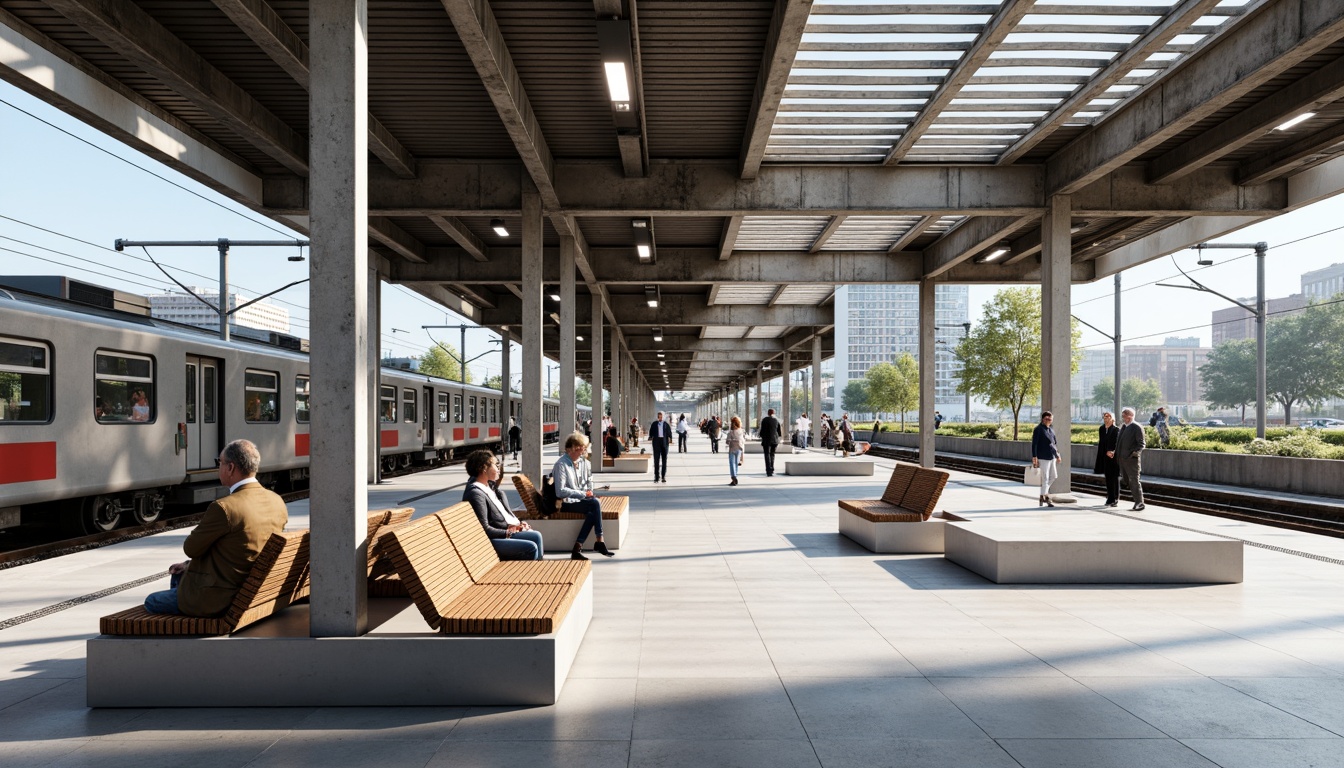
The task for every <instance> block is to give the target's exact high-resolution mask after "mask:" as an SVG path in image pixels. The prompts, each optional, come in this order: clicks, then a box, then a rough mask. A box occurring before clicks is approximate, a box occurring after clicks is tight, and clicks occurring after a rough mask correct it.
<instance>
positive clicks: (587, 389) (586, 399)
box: [574, 381, 593, 406]
mask: <svg viewBox="0 0 1344 768" xmlns="http://www.w3.org/2000/svg"><path fill="white" fill-rule="evenodd" d="M574 400H575V401H576V402H577V403H578V404H579V405H587V406H591V405H592V404H593V385H592V384H589V383H588V382H586V381H580V382H579V383H578V385H577V386H575V387H574Z"/></svg>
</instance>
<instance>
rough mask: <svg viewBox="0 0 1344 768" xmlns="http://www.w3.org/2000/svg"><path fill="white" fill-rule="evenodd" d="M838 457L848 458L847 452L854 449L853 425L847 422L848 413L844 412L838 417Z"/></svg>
mask: <svg viewBox="0 0 1344 768" xmlns="http://www.w3.org/2000/svg"><path fill="white" fill-rule="evenodd" d="M837 431H838V432H839V433H840V458H842V459H848V458H849V452H850V451H852V450H854V425H853V424H850V423H849V414H848V413H846V414H844V415H843V416H842V417H841V418H840V428H839V430H837Z"/></svg>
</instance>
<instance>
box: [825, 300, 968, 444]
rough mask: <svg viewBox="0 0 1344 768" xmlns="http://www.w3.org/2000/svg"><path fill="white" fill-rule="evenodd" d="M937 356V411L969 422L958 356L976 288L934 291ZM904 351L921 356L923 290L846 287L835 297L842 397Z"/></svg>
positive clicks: (836, 386)
mask: <svg viewBox="0 0 1344 768" xmlns="http://www.w3.org/2000/svg"><path fill="white" fill-rule="evenodd" d="M934 317H935V321H934V323H935V325H936V326H937V329H936V330H935V337H936V339H937V351H936V353H935V355H934V366H935V375H934V390H935V395H934V407H935V408H937V409H938V410H939V411H941V412H942V414H943V416H944V417H946V418H947V419H950V420H954V421H956V420H960V419H963V418H965V411H966V405H965V404H966V398H965V395H962V394H960V393H958V392H957V387H958V386H959V385H960V384H961V364H960V363H958V362H957V359H956V357H955V356H954V355H953V349H955V348H956V345H957V342H959V341H960V340H961V338H962V337H963V336H965V334H966V328H965V324H966V323H967V322H968V321H969V319H970V289H969V288H968V287H967V286H964V285H939V286H936V287H935V288H934ZM902 352H909V353H910V354H912V355H915V356H916V357H918V356H919V286H917V285H842V286H840V287H839V288H837V289H836V292H835V384H834V392H835V396H836V398H837V403H836V407H837V408H839V407H840V406H839V402H838V398H839V397H840V396H841V395H842V394H843V393H844V391H845V387H846V386H847V385H848V384H849V382H851V381H854V380H856V379H862V378H863V377H864V375H865V374H867V373H868V369H869V368H872V367H873V366H874V365H877V364H878V363H890V362H894V361H895V359H896V358H897V357H899V356H900V355H901V353H902Z"/></svg>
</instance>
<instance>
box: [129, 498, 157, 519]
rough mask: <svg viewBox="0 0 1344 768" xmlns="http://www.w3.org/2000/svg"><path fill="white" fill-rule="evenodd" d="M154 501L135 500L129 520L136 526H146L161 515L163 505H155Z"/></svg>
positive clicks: (151, 499)
mask: <svg viewBox="0 0 1344 768" xmlns="http://www.w3.org/2000/svg"><path fill="white" fill-rule="evenodd" d="M155 501H156V499H154V498H148V499H137V502H138V503H137V504H136V505H135V506H134V507H132V509H131V519H133V520H134V521H135V524H136V525H148V524H150V523H152V522H154V521H155V520H158V519H159V516H160V515H162V514H163V505H162V504H156V503H155Z"/></svg>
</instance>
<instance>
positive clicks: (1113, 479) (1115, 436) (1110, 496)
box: [1095, 411, 1120, 507]
mask: <svg viewBox="0 0 1344 768" xmlns="http://www.w3.org/2000/svg"><path fill="white" fill-rule="evenodd" d="M1119 439H1120V428H1119V427H1117V426H1115V416H1113V415H1112V414H1111V412H1110V411H1106V412H1105V413H1103V414H1101V426H1100V427H1098V428H1097V464H1096V467H1095V471H1096V473H1097V474H1098V475H1105V476H1106V506H1108V507H1114V506H1118V505H1119V504H1120V462H1118V461H1116V460H1115V447H1116V446H1115V444H1116V441H1117V440H1119Z"/></svg>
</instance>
